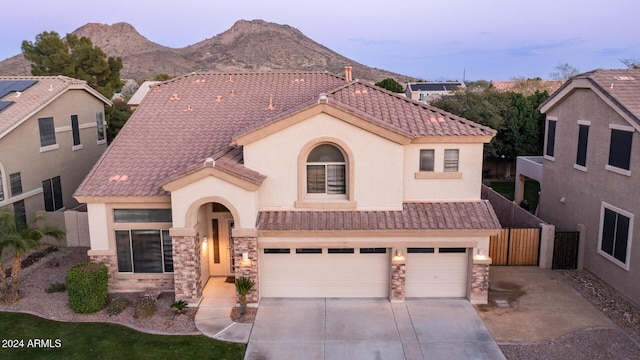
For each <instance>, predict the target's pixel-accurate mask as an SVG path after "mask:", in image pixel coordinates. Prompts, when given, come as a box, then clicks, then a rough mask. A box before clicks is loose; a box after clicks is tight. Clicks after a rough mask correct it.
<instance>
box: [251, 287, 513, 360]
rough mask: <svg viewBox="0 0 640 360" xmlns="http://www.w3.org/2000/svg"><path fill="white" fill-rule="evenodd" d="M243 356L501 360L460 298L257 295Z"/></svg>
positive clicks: (486, 335) (464, 301)
mask: <svg viewBox="0 0 640 360" xmlns="http://www.w3.org/2000/svg"><path fill="white" fill-rule="evenodd" d="M245 359H309V360H313V359H349V360H356V359H385V360H387V359H389V360H392V359H504V356H503V355H502V352H501V351H500V349H499V348H498V346H497V345H496V343H495V341H494V340H493V338H492V337H491V335H490V334H489V332H488V331H487V328H486V327H485V326H484V324H483V323H482V321H481V320H480V318H479V317H478V315H477V313H476V311H475V310H474V309H473V307H472V305H471V304H470V303H469V302H468V301H467V300H457V299H454V300H407V302H406V303H404V304H392V303H390V302H389V300H386V299H334V298H327V299H324V298H321V299H262V300H261V301H260V307H259V308H258V314H257V316H256V319H255V322H254V325H253V330H252V332H251V335H250V337H249V345H248V346H247V352H246V356H245Z"/></svg>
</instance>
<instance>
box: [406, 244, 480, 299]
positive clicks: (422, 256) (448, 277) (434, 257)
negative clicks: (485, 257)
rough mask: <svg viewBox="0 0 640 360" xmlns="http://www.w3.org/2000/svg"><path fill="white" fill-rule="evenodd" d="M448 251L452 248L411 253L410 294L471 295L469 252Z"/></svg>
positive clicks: (407, 280)
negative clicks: (468, 284)
mask: <svg viewBox="0 0 640 360" xmlns="http://www.w3.org/2000/svg"><path fill="white" fill-rule="evenodd" d="M431 249H433V248H431ZM458 249H459V250H458V251H462V250H463V249H462V248H458ZM421 250H424V249H421ZM447 250H449V251H451V248H443V249H437V248H436V249H433V250H432V251H433V252H428V251H422V252H416V253H412V252H411V251H409V252H408V253H407V262H406V267H405V269H406V280H405V285H406V297H429V298H433V297H436V298H437V297H466V296H467V281H468V279H467V277H468V264H469V256H468V253H467V252H466V249H465V252H446V251H447Z"/></svg>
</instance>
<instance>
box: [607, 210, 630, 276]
mask: <svg viewBox="0 0 640 360" xmlns="http://www.w3.org/2000/svg"><path fill="white" fill-rule="evenodd" d="M603 221H604V224H603V225H602V242H601V245H600V249H601V250H602V251H604V252H605V253H607V254H609V255H611V256H613V257H614V258H615V259H617V260H618V261H620V262H622V263H623V264H626V262H627V243H628V241H629V226H630V225H631V219H630V218H629V217H627V216H624V215H622V214H618V213H617V212H615V211H613V210H610V209H607V208H605V209H604V219H603Z"/></svg>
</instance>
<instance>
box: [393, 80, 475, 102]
mask: <svg viewBox="0 0 640 360" xmlns="http://www.w3.org/2000/svg"><path fill="white" fill-rule="evenodd" d="M466 87H467V86H466V85H465V84H464V82H459V81H446V82H437V81H434V82H419V83H408V84H407V87H406V88H405V90H404V93H405V95H406V96H407V98H409V99H411V100H415V101H420V102H426V103H428V102H430V101H432V100H434V99H437V98H439V97H440V96H442V95H448V94H452V93H453V92H454V91H455V90H457V89H458V88H466Z"/></svg>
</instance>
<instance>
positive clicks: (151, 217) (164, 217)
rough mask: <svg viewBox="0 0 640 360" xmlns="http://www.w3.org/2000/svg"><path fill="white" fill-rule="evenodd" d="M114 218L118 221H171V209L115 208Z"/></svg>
mask: <svg viewBox="0 0 640 360" xmlns="http://www.w3.org/2000/svg"><path fill="white" fill-rule="evenodd" d="M113 219H114V221H115V222H117V223H136V222H149V223H152V222H171V221H172V220H171V209H115V210H113Z"/></svg>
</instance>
